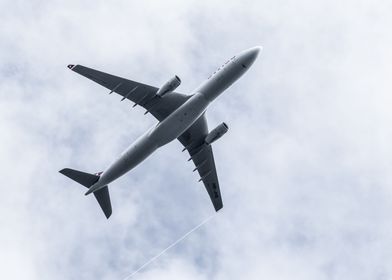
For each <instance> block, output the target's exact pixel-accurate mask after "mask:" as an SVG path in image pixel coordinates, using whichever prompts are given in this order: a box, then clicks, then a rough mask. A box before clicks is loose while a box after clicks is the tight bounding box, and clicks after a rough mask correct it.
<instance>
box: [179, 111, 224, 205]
mask: <svg viewBox="0 0 392 280" xmlns="http://www.w3.org/2000/svg"><path fill="white" fill-rule="evenodd" d="M207 134H208V127H207V120H206V118H205V115H204V114H203V115H202V116H201V117H200V118H199V119H198V120H197V121H196V122H195V123H194V124H193V125H192V126H191V127H190V128H188V130H186V131H185V132H184V133H183V134H182V135H181V136H180V137H178V140H179V141H180V142H181V144H182V145H183V146H184V147H185V148H184V150H185V149H187V150H188V152H189V155H190V156H191V157H190V159H189V160H191V159H192V160H193V163H194V164H195V166H196V168H195V169H194V170H193V171H196V170H197V171H198V172H199V175H200V180H199V181H203V183H204V186H205V188H206V190H207V192H208V195H209V196H210V199H211V201H212V204H213V205H214V208H215V211H219V210H220V209H221V208H222V207H223V203H222V197H221V193H220V189H219V181H218V175H217V174H216V168H215V162H214V154H213V153H212V147H211V145H206V144H205V143H204V139H205V137H206V136H207Z"/></svg>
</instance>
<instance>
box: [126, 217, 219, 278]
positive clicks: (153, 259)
mask: <svg viewBox="0 0 392 280" xmlns="http://www.w3.org/2000/svg"><path fill="white" fill-rule="evenodd" d="M214 216H215V214H213V215H211V216H210V217H208V218H207V219H205V220H204V221H202V222H201V223H200V224H198V225H197V226H195V227H194V228H192V229H191V230H190V231H188V232H187V233H185V234H184V235H183V236H182V237H180V238H179V239H178V240H177V241H176V242H174V243H173V244H171V245H170V246H169V247H167V248H166V249H164V250H163V251H162V252H160V253H159V254H158V255H156V256H155V257H153V258H151V259H150V260H149V261H147V262H146V263H145V264H143V265H142V266H141V267H139V268H138V269H137V270H135V271H134V272H132V274H130V275H128V276H127V277H125V278H124V280H127V279H130V278H132V277H133V276H134V275H135V274H136V273H138V272H139V271H140V270H142V269H143V268H145V267H146V266H148V265H149V264H150V263H152V262H153V261H155V260H156V259H158V258H159V257H160V256H162V255H163V254H164V253H165V252H166V251H168V250H170V249H171V248H172V247H174V246H176V245H177V244H178V243H180V242H181V241H182V240H184V239H185V238H186V237H187V236H188V235H190V234H191V233H192V232H194V231H195V230H197V229H198V228H200V227H202V226H203V225H205V224H206V223H207V222H208V221H209V220H211V219H212V218H213V217H214Z"/></svg>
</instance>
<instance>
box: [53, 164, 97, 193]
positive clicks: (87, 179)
mask: <svg viewBox="0 0 392 280" xmlns="http://www.w3.org/2000/svg"><path fill="white" fill-rule="evenodd" d="M59 172H60V173H61V174H63V175H65V176H67V177H68V178H70V179H72V180H74V181H76V182H78V183H79V184H81V185H83V186H85V187H86V188H89V187H91V186H92V185H93V184H94V183H95V182H97V181H98V179H99V176H97V175H93V174H89V173H86V172H82V171H78V170H74V169H71V168H64V169H62V170H60V171H59Z"/></svg>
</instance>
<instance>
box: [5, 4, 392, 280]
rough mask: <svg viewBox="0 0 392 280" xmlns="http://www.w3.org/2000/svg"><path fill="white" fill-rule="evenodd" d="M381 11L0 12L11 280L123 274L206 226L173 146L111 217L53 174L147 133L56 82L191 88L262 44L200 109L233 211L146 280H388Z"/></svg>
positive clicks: (45, 7)
mask: <svg viewBox="0 0 392 280" xmlns="http://www.w3.org/2000/svg"><path fill="white" fill-rule="evenodd" d="M391 8H392V7H391V4H390V3H389V2H388V1H376V2H370V1H359V2H358V1H344V2H341V1H340V2H339V1H332V2H331V1H306V0H303V1H297V2H289V1H283V0H282V1H274V2H268V1H261V2H260V1H259V2H251V1H237V2H236V1H227V2H224V1H218V0H216V1H208V2H207V1H205V2H201V1H187V2H184V1H165V2H158V1H151V2H148V3H147V2H132V1H116V3H113V2H112V3H107V2H106V1H85V2H78V1H67V3H63V2H61V1H52V2H50V3H49V2H43V1H30V2H26V1H3V2H1V3H0V16H1V18H2V24H1V25H0V60H1V61H2V63H1V65H0V92H1V96H2V102H1V103H0V129H1V131H2V137H1V142H0V143H1V145H0V156H1V157H0V158H1V162H0V168H1V170H2V186H1V190H2V194H3V195H2V196H1V198H0V205H1V206H0V207H1V208H0V210H1V211H2V213H3V215H1V216H0V217H1V218H0V222H1V225H2V229H1V232H0V248H1V253H0V263H2V275H3V278H7V279H21V278H23V279H38V278H39V279H42V278H44V279H53V278H55V279H90V278H99V279H114V278H116V279H117V278H118V279H121V278H122V277H125V276H126V275H128V273H131V272H132V271H133V270H134V269H137V268H138V267H139V266H140V265H141V264H143V263H144V262H145V261H146V260H148V259H149V258H150V257H153V256H154V255H156V254H157V253H159V252H160V250H161V249H163V248H165V247H166V246H168V245H169V244H170V243H171V242H173V241H175V240H176V239H177V238H178V237H180V236H181V234H183V233H185V232H187V231H188V230H189V229H190V228H191V227H192V226H194V225H196V224H197V223H198V222H200V221H201V220H202V219H203V218H205V217H206V216H208V215H209V214H210V213H212V211H213V210H212V207H211V205H210V201H209V199H208V197H207V194H206V193H205V191H204V187H203V186H202V185H201V184H197V176H196V175H194V174H192V172H191V170H192V166H191V165H190V164H189V163H187V162H186V159H187V157H186V155H184V154H181V152H180V150H181V147H180V145H179V144H178V143H173V144H170V145H168V146H167V147H165V148H163V149H161V150H160V151H158V153H157V154H154V155H153V156H152V157H151V158H149V159H148V160H147V161H146V162H144V163H143V164H142V165H141V166H139V167H138V168H136V169H135V170H134V171H132V173H131V174H129V175H127V176H125V177H124V178H122V179H120V180H119V181H118V182H116V183H114V184H112V185H111V195H112V201H113V208H114V214H113V216H112V217H111V219H110V220H109V221H106V220H105V219H104V217H103V215H102V213H101V212H100V210H99V208H98V206H97V204H96V202H95V201H94V199H92V198H90V197H88V198H86V197H85V196H83V192H84V190H83V189H82V187H80V186H78V185H77V184H75V183H73V182H71V181H68V180H67V179H66V178H63V177H62V176H60V174H58V173H57V171H58V170H59V169H61V168H63V167H65V166H69V167H73V168H77V169H81V170H85V171H90V172H94V171H100V170H102V169H103V168H105V167H106V165H107V164H109V163H110V161H112V160H113V158H114V157H116V155H117V154H119V153H120V152H121V151H122V150H123V149H124V148H125V147H126V146H127V145H129V144H130V143H131V141H132V140H134V139H136V137H137V136H139V135H140V134H141V133H143V132H144V130H145V129H147V128H148V127H149V126H151V125H152V124H153V123H154V122H155V121H154V120H153V119H152V117H151V116H150V117H144V116H143V115H142V112H143V111H142V110H141V109H139V108H136V109H133V110H131V109H130V106H129V103H126V102H122V103H120V102H119V100H120V98H119V97H118V96H114V95H111V96H107V95H105V93H106V91H105V89H103V88H100V87H99V86H97V85H94V84H93V83H91V82H90V81H88V80H86V79H84V78H83V77H79V76H77V75H75V73H72V72H71V71H69V70H68V69H66V67H65V66H66V65H67V64H68V63H81V64H85V65H88V66H91V67H95V68H98V69H102V70H104V71H107V72H110V73H113V74H117V75H121V76H126V77H129V78H132V79H135V80H140V81H143V82H146V83H150V84H153V85H156V86H159V85H160V84H162V83H163V82H165V80H166V79H167V78H169V77H170V76H172V75H173V74H178V75H179V76H180V77H181V78H182V80H183V85H181V88H180V90H181V91H183V92H189V91H191V90H192V89H193V88H195V87H196V86H197V85H198V84H199V83H200V82H202V81H203V79H205V78H206V77H207V76H208V75H209V74H210V72H213V71H214V70H215V68H216V67H217V66H218V65H219V64H220V63H222V62H223V61H225V60H226V59H227V58H228V57H230V56H232V55H233V54H235V53H236V52H239V51H241V50H242V49H245V48H248V47H251V46H254V45H263V46H264V51H263V53H262V55H261V56H260V58H259V59H258V61H257V62H256V63H255V64H254V66H253V67H252V69H250V71H249V73H247V74H246V75H245V76H244V77H243V78H242V79H241V80H240V81H238V83H237V84H235V85H234V86H233V87H232V88H231V89H230V90H228V92H227V93H225V94H224V95H222V96H221V97H220V98H219V99H218V100H217V102H216V103H215V104H213V105H212V106H211V108H210V110H209V111H208V117H209V122H210V127H211V128H212V127H213V126H214V125H216V124H218V123H220V122H221V121H225V122H227V123H228V124H229V126H230V131H229V133H228V134H227V136H225V138H223V139H222V140H220V141H219V142H218V143H217V144H215V145H214V151H215V158H216V163H217V168H218V173H219V178H220V183H221V188H222V193H223V197H224V204H225V208H224V209H223V211H222V213H219V215H217V216H216V217H215V218H214V219H213V220H212V221H211V222H210V223H209V224H207V225H206V226H205V227H204V228H202V229H201V230H200V231H198V232H196V233H194V234H193V235H192V236H190V237H189V239H187V240H186V241H184V242H183V243H181V244H179V246H177V247H175V248H174V249H173V250H172V251H169V252H168V253H167V255H165V256H163V257H162V258H161V259H159V260H158V261H157V262H155V263H154V264H152V265H151V266H150V267H149V268H148V269H146V270H145V271H143V272H141V274H139V275H138V276H137V277H138V279H156V278H158V277H159V278H160V279H238V278H247V279H263V278H266V279H292V278H293V277H295V278H296V279H372V280H373V279H389V278H391V276H392V267H391V265H390V263H392V255H391V253H390V252H391V251H392V244H391V241H390V235H391V230H392V228H391V226H390V213H391V208H392V207H391V206H392V205H391V194H392V192H391V187H390V186H391V182H392V177H391V175H390V174H391V172H390V168H391V160H390V159H391V157H392V149H391V148H390V143H391V139H392V128H391V126H390V123H391V121H392V113H391V110H390V104H391V101H392V100H391V94H390V93H391V89H392V86H391V83H390V77H389V76H390V73H391V65H392V56H391V52H390V49H391V47H392V35H391V33H390V30H389V27H390V26H391V24H392V22H391V19H390V17H389V14H390V13H391V11H392V9H391Z"/></svg>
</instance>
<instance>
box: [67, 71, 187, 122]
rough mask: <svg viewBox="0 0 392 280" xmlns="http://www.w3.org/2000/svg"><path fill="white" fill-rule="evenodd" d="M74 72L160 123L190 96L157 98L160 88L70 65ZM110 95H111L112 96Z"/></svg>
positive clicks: (179, 95)
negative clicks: (143, 109) (113, 93)
mask: <svg viewBox="0 0 392 280" xmlns="http://www.w3.org/2000/svg"><path fill="white" fill-rule="evenodd" d="M68 68H69V69H71V70H72V71H74V72H76V73H79V74H80V75H82V76H85V77H86V78H88V79H90V80H92V81H94V82H96V83H98V84H100V85H101V86H104V87H106V88H107V89H109V90H110V93H112V92H116V93H118V94H120V95H121V96H123V98H122V99H121V101H123V100H125V99H129V100H131V101H132V102H133V103H134V106H136V105H139V106H142V107H144V108H145V109H146V113H151V114H152V115H153V116H154V117H155V118H156V119H158V121H162V120H163V119H165V118H166V117H167V116H168V115H170V114H171V113H172V112H173V111H174V110H176V109H177V108H178V107H180V106H181V105H182V104H183V103H184V102H185V101H186V100H187V99H188V98H189V97H190V96H188V95H184V94H180V93H176V92H172V93H170V94H166V95H164V96H162V97H160V96H157V95H156V92H157V91H158V88H156V87H153V86H149V85H146V84H142V83H138V82H135V81H132V80H128V79H124V78H121V77H117V76H114V75H111V74H107V73H104V72H101V71H98V70H94V69H91V68H88V67H85V66H82V65H72V64H70V65H68ZM110 93H109V94H110Z"/></svg>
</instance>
